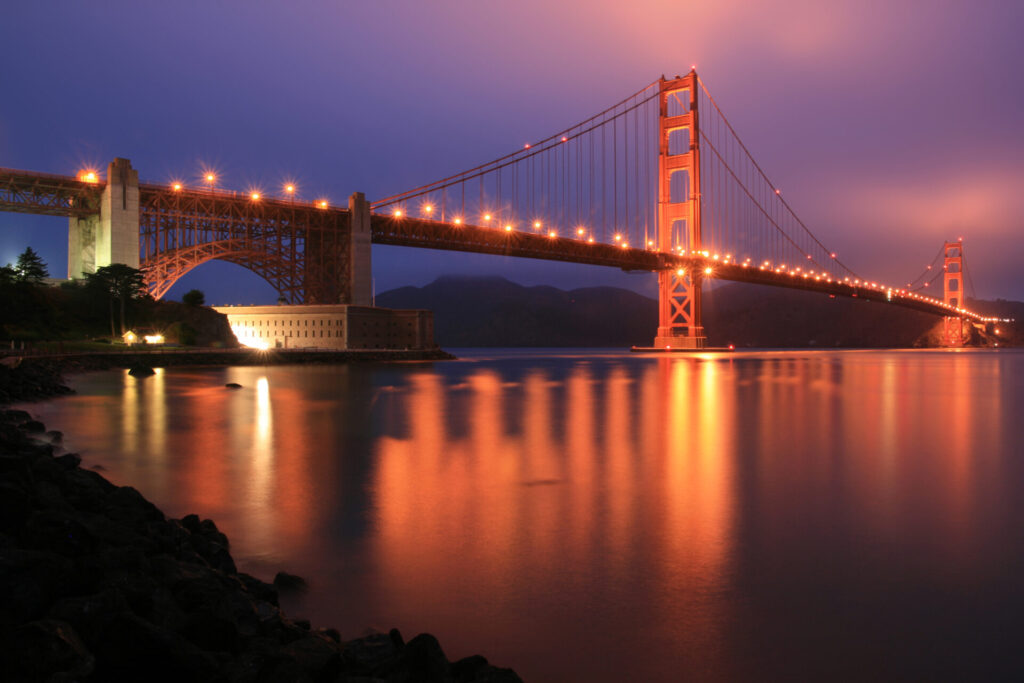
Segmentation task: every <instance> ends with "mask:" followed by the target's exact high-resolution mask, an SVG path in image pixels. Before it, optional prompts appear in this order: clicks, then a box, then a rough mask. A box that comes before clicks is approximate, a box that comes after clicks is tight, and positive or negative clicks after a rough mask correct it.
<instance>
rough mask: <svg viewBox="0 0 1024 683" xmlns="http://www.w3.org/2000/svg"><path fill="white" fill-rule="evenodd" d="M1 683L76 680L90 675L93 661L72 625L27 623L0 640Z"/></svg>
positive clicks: (49, 622) (46, 620) (47, 622)
mask: <svg viewBox="0 0 1024 683" xmlns="http://www.w3.org/2000/svg"><path fill="white" fill-rule="evenodd" d="M0 660H2V661H3V662H4V667H3V668H4V671H5V674H4V680H8V681H17V680H24V681H45V680H67V681H72V680H78V679H81V678H82V677H85V676H88V675H89V674H91V673H92V672H93V669H94V668H95V665H96V659H95V658H94V657H93V655H92V654H91V653H90V652H89V651H88V650H87V649H86V647H85V645H84V644H83V643H82V640H81V638H79V637H78V634H77V633H76V632H75V629H74V628H73V627H72V626H71V624H69V623H67V622H64V621H58V620H56V619H41V620H39V621H30V622H28V623H27V624H22V625H21V626H18V627H17V628H15V629H14V630H13V631H12V632H11V633H10V634H9V635H8V636H7V637H6V638H3V639H2V640H0Z"/></svg>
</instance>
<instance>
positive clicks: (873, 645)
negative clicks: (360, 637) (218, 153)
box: [31, 351, 1024, 681]
mask: <svg viewBox="0 0 1024 683" xmlns="http://www.w3.org/2000/svg"><path fill="white" fill-rule="evenodd" d="M463 355H464V356H465V360H463V361H459V362H451V363H438V364H401V365H374V366H343V367H314V368H311V367H250V368H210V369H171V370H166V371H158V372H157V374H156V375H155V376H153V377H149V378H145V379H136V378H133V377H130V376H128V375H127V374H126V373H123V372H120V371H118V372H109V373H96V374H91V375H83V376H81V377H78V378H75V379H74V383H75V385H76V386H77V388H78V390H79V392H80V393H79V395H77V396H73V397H69V398H64V399H60V400H57V401H53V402H50V403H47V404H43V405H39V406H32V407H31V410H32V411H33V412H35V413H37V414H39V415H40V417H41V418H42V419H43V420H44V421H46V422H47V424H48V426H49V427H50V428H55V429H61V430H64V431H65V432H67V436H66V443H67V446H68V448H72V449H76V450H80V452H82V454H83V456H84V463H85V465H86V466H90V465H97V464H98V465H102V466H103V467H104V468H105V469H106V472H105V474H106V475H107V476H108V477H110V478H111V479H113V480H115V481H117V482H118V483H126V484H131V485H133V486H135V487H137V488H139V489H140V490H141V491H142V492H143V493H144V494H145V495H147V496H148V497H150V498H151V499H152V500H154V502H156V503H157V504H158V505H159V506H160V507H162V508H163V509H164V510H165V511H167V512H168V514H171V515H174V516H181V515H183V514H187V513H190V512H196V513H198V514H200V515H201V516H203V517H212V518H213V519H215V520H216V521H217V523H218V525H219V526H220V527H221V528H222V530H224V531H225V532H226V533H227V534H228V535H229V537H230V538H231V540H232V552H233V554H234V555H235V558H236V560H237V561H238V563H239V565H240V567H241V568H242V569H243V570H247V571H250V572H252V573H255V574H257V575H260V576H262V577H264V578H269V577H270V576H271V575H272V574H273V572H275V571H277V570H278V569H286V570H288V571H291V572H295V573H298V574H301V575H304V576H306V577H307V578H308V579H309V580H310V582H311V584H312V590H311V591H310V593H309V594H308V595H307V596H305V597H304V598H297V599H293V600H292V601H291V602H290V603H288V604H286V607H288V608H289V610H290V611H291V612H293V613H295V614H296V615H302V616H309V617H312V618H313V620H314V622H316V623H320V624H323V625H335V626H338V627H339V628H341V630H342V631H343V633H345V634H348V635H357V634H358V633H360V632H362V631H363V630H364V629H365V628H366V627H369V626H376V627H379V628H388V627H390V626H398V627H399V628H400V629H401V630H402V631H403V632H404V633H406V634H407V635H412V634H414V633H416V632H419V631H430V632H432V633H434V634H436V635H437V636H438V637H439V638H440V640H441V643H442V644H443V645H444V646H445V648H446V650H447V652H448V654H449V655H450V656H452V657H453V658H454V657H459V656H464V655H466V654H470V653H474V652H480V653H484V654H486V655H487V656H488V657H489V658H490V659H491V660H492V661H494V662H496V663H499V664H502V665H508V666H513V667H514V668H516V669H517V670H518V671H519V672H520V674H521V675H523V676H524V678H525V679H526V680H528V681H558V680H588V681H600V680H606V681H618V680H627V679H629V680H678V679H679V678H680V677H682V676H685V675H687V674H690V675H692V676H693V677H696V678H700V679H711V680H713V679H719V680H725V679H736V678H746V679H750V678H757V679H760V678H769V679H771V678H785V677H789V678H815V677H819V678H820V677H829V678H847V679H849V678H870V677H872V676H874V675H875V674H879V675H880V677H882V678H915V679H917V678H943V679H947V678H951V677H952V678H955V677H958V675H966V674H968V673H969V674H972V675H977V674H982V673H987V674H991V675H1001V674H1006V673H1010V672H1016V671H1020V670H1022V669H1020V668H1019V667H1021V664H1022V663H1021V660H1020V657H1021V655H1020V654H1019V648H1018V647H1017V643H1018V642H1019V638H1020V636H1021V635H1024V633H1022V631H1021V627H1020V626H1019V625H1018V622H1019V619H1018V618H1017V615H1018V614H1019V613H1020V612H1021V608H1024V585H1022V584H1024V582H1021V581H1020V580H1019V575H1020V570H1021V569H1022V568H1024V535H1022V534H1020V528H1021V523H1022V522H1024V514H1022V513H1024V504H1022V502H1021V501H1022V500H1024V496H1021V495H1019V492H1020V488H1021V485H1022V484H1024V476H1022V475H1024V467H1022V461H1021V457H1020V456H1022V455H1024V448H1022V445H1024V439H1022V437H1021V434H1020V425H1019V424H1018V422H1017V420H1018V419H1019V416H1020V412H1019V410H1020V409H1019V407H1018V406H1019V405H1021V402H1022V401H1024V379H1022V378H1024V354H1021V353H1014V352H1007V353H998V354H994V353H983V352H959V353H951V352H876V351H872V352H810V353H807V352H775V353H753V354H734V355H725V356H721V355H712V354H706V355H701V356H699V357H681V356H677V357H670V358H665V357H651V356H634V355H629V354H622V353H619V352H611V353H595V352H565V351H552V352H523V351H509V352H504V351H502V352H495V351H471V352H465V353H464V354H463ZM226 382H238V383H240V384H242V385H243V388H242V389H240V390H235V391H232V390H229V389H226V388H224V384H225V383H226ZM984 667H989V668H988V669H985V668H984Z"/></svg>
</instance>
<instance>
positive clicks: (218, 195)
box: [0, 168, 985, 322]
mask: <svg viewBox="0 0 1024 683" xmlns="http://www.w3.org/2000/svg"><path fill="white" fill-rule="evenodd" d="M104 186H105V183H104V182H103V181H101V180H100V181H96V182H88V181H85V180H80V179H78V178H74V177H72V176H62V175H54V174H47V173H38V172H35V171H20V170H15V169H4V168H0V211H13V212H20V213H34V214H45V215H51V216H78V217H80V216H85V215H89V214H93V213H96V212H97V211H98V210H99V209H98V206H99V199H100V196H101V194H102V191H103V188H104ZM139 195H140V206H146V205H151V204H152V203H153V202H154V201H158V200H159V199H160V198H161V197H164V198H166V197H167V196H168V195H172V196H178V197H180V198H182V199H192V200H200V199H202V198H208V199H211V198H212V199H216V200H218V202H228V203H229V204H236V205H237V206H236V208H237V211H234V212H232V213H234V214H235V215H236V216H237V217H243V216H253V217H255V216H257V215H259V214H264V215H265V214H267V213H273V212H274V211H289V212H291V213H292V215H293V216H294V214H295V213H298V214H312V213H326V214H327V216H325V218H326V217H328V216H330V218H333V219H335V220H330V219H328V220H326V221H316V223H317V224H319V225H320V226H327V225H337V224H338V222H340V221H338V219H341V218H342V215H344V214H347V213H348V211H347V209H340V208H336V207H330V206H329V207H326V208H320V207H318V206H316V205H314V204H311V203H309V202H303V201H298V200H287V199H275V198H269V197H266V198H261V199H260V200H259V201H258V206H259V208H256V207H255V206H254V204H257V202H254V201H253V200H252V198H251V197H250V196H249V195H248V194H243V193H238V192H225V191H211V190H203V189H196V188H182V189H180V190H174V189H172V188H170V187H168V186H166V185H157V184H152V183H140V184H139ZM331 214H334V215H333V216H332V215H331ZM243 222H244V218H243ZM314 229H316V228H314ZM321 229H323V228H321ZM371 230H372V240H373V243H374V244H390V245H395V246H403V247H419V248H424V249H444V250H449V251H464V252H475V253H482V254H495V255H502V256H516V257H522V258H533V259H546V260H551V261H565V262H571V263H584V264H589V265H596V266H607V267H612V268H621V269H623V270H642V271H657V270H664V269H671V270H676V269H679V268H684V269H694V268H696V269H699V270H701V271H703V270H704V269H706V268H710V269H711V274H710V276H709V277H712V278H714V279H717V280H729V281H733V282H748V283H752V284H759V285H770V286H774V287H788V288H791V289H801V290H806V291H811V292H819V293H822V294H830V295H835V296H846V297H855V298H859V299H863V300H865V301H879V302H884V303H889V304H892V305H896V306H902V307H904V308H909V309H913V310H917V311H922V312H924V313H931V314H933V315H939V316H951V315H952V316H957V315H960V316H962V317H964V318H966V319H969V320H973V321H975V322H985V319H984V318H983V317H982V316H981V315H979V314H977V313H974V312H971V311H967V310H960V311H957V310H955V309H952V308H951V307H949V306H946V305H945V304H944V303H942V302H941V301H938V300H936V299H930V298H929V297H924V296H921V295H918V294H915V293H912V292H903V291H901V290H898V289H891V290H890V289H889V288H888V287H885V286H882V285H878V284H873V283H866V282H860V283H855V282H847V281H840V280H831V281H830V280H828V279H826V278H824V277H813V276H809V275H807V274H806V273H798V274H790V273H789V272H776V271H775V270H772V269H771V268H770V267H768V268H765V267H761V266H759V265H745V264H743V263H735V262H723V260H721V259H718V260H716V259H714V258H710V257H701V256H680V255H676V254H667V253H661V252H658V251H651V250H646V249H636V248H628V247H622V246H618V245H613V244H605V243H601V242H588V241H586V240H580V239H573V238H569V237H565V236H556V237H549V236H548V235H547V234H546V233H533V232H523V231H516V230H513V231H511V232H506V231H505V230H501V229H496V228H491V227H482V226H476V225H470V224H461V225H456V224H453V223H447V222H443V221H436V220H429V219H424V218H416V217H395V216H394V215H391V214H378V213H374V214H372V215H371ZM143 265H145V262H143Z"/></svg>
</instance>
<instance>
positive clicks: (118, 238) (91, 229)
mask: <svg viewBox="0 0 1024 683" xmlns="http://www.w3.org/2000/svg"><path fill="white" fill-rule="evenodd" d="M98 209H99V210H98V212H97V213H94V214H90V215H86V216H80V217H79V216H72V217H71V218H70V219H69V221H68V222H69V224H68V277H69V278H80V277H82V276H83V274H89V273H95V272H96V269H97V268H100V267H102V266H109V265H110V264H111V263H124V264H126V265H129V266H131V267H132V268H138V267H139V172H138V171H136V170H135V169H134V168H132V164H131V162H130V161H129V160H128V159H120V158H118V159H114V160H113V161H112V162H110V165H109V166H107V184H106V186H105V187H104V188H103V192H102V194H101V195H100V202H99V207H98Z"/></svg>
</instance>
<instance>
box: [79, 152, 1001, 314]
mask: <svg viewBox="0 0 1024 683" xmlns="http://www.w3.org/2000/svg"><path fill="white" fill-rule="evenodd" d="M78 179H79V180H81V181H84V182H87V183H98V182H99V175H98V174H97V173H96V171H93V170H84V171H82V172H80V173H79V174H78ZM203 180H204V181H205V182H206V184H207V185H208V186H209V190H210V191H213V190H215V189H216V183H217V175H216V174H215V173H213V172H210V171H206V172H204V174H203ZM171 189H172V190H174V191H175V192H181V191H182V190H184V189H185V186H184V184H182V183H180V182H173V183H171ZM283 189H284V192H285V194H286V195H287V196H288V197H289V198H290V199H292V201H294V200H295V190H296V187H295V184H294V183H286V184H285V185H284V186H283ZM776 192H778V190H776ZM249 199H250V200H251V201H254V202H258V201H260V200H261V199H263V194H262V193H261V192H259V191H257V190H252V191H250V192H249ZM313 205H314V206H315V207H317V208H319V209H327V208H329V206H330V205H329V203H328V201H327V200H326V199H317V200H315V201H314V202H313ZM421 213H422V214H423V216H424V217H425V218H427V219H431V218H432V217H433V214H434V206H433V204H430V203H425V204H423V205H422V207H421ZM392 216H394V218H396V219H401V218H402V217H404V216H405V212H404V211H403V209H401V208H395V209H393V211H392ZM480 218H481V220H482V222H483V224H484V225H491V224H492V223H493V222H494V218H495V217H494V215H492V214H490V213H484V214H482V215H481V216H480ZM451 222H452V223H453V224H455V225H462V224H463V218H462V217H461V216H456V217H454V218H452V220H451ZM533 229H534V231H537V232H542V231H543V229H544V224H543V223H542V222H541V221H539V220H535V221H533ZM504 230H505V232H512V231H513V230H515V228H514V226H513V224H511V223H505V225H504ZM547 236H548V237H550V238H552V239H554V238H557V237H558V231H557V230H552V229H548V230H547ZM576 237H577V238H578V239H580V240H586V242H588V243H590V244H593V243H594V241H595V240H594V236H593V235H592V234H591V233H590V231H588V230H587V228H586V227H584V226H579V227H577V228H576ZM614 239H615V242H616V244H618V246H620V247H621V248H623V249H629V242H627V241H626V240H625V239H624V238H623V236H622V235H621V234H616V235H615V236H614ZM959 239H960V241H963V238H962V237H961V238H959ZM646 248H647V249H649V250H652V251H660V250H659V249H657V248H656V247H655V243H654V240H648V241H647V244H646ZM673 251H675V252H676V253H677V255H679V256H692V257H697V258H700V257H703V258H706V259H713V260H714V261H716V262H719V263H722V264H723V265H734V266H740V267H741V268H752V267H756V268H758V269H759V270H762V271H772V272H774V273H777V274H781V275H789V276H791V277H794V278H804V279H814V280H815V281H817V282H822V281H825V282H829V283H831V282H833V281H834V280H833V278H832V276H831V275H829V274H828V273H826V272H825V271H824V270H822V271H821V272H816V271H814V270H804V269H803V268H802V267H800V266H797V267H790V266H787V265H785V264H782V265H778V266H776V265H774V264H773V263H771V262H770V261H764V262H763V263H761V264H760V265H758V266H754V265H753V264H752V263H751V258H750V257H749V256H748V257H747V258H745V259H743V260H742V261H740V260H738V259H734V258H733V255H732V254H725V256H724V257H723V256H722V255H721V254H712V253H711V252H709V251H697V250H694V251H692V252H689V251H687V250H686V249H685V248H683V247H682V246H676V247H674V248H673ZM829 256H830V257H831V258H833V259H835V258H836V253H835V252H832V253H831V254H829ZM812 258H813V257H812V256H811V255H810V254H808V255H807V259H808V260H812ZM929 268H931V266H929ZM703 270H704V274H705V275H712V274H713V273H714V269H713V268H711V267H710V266H707V267H705V268H704V269H703ZM676 272H677V274H678V275H680V276H682V275H683V274H684V273H685V270H684V269H683V268H680V269H678V270H677V271H676ZM836 281H837V282H838V280H836ZM842 282H843V283H844V284H847V285H850V286H860V287H867V288H870V289H874V290H877V291H881V292H885V293H886V294H887V295H888V298H890V299H892V297H894V296H896V297H904V298H909V299H914V300H917V301H922V302H928V303H932V304H936V305H939V306H946V307H947V308H949V309H950V310H951V311H955V312H957V313H968V312H969V311H968V310H967V309H966V308H963V307H953V306H948V305H946V304H945V303H944V302H942V301H940V300H939V299H935V298H933V297H929V296H922V295H920V294H917V293H916V292H911V291H908V290H906V289H897V288H893V287H889V286H886V285H884V284H881V283H878V282H868V281H867V280H860V279H859V278H852V279H851V278H849V277H844V278H843V280H842ZM925 286H927V285H925ZM983 320H985V321H996V320H999V319H998V318H983Z"/></svg>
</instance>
